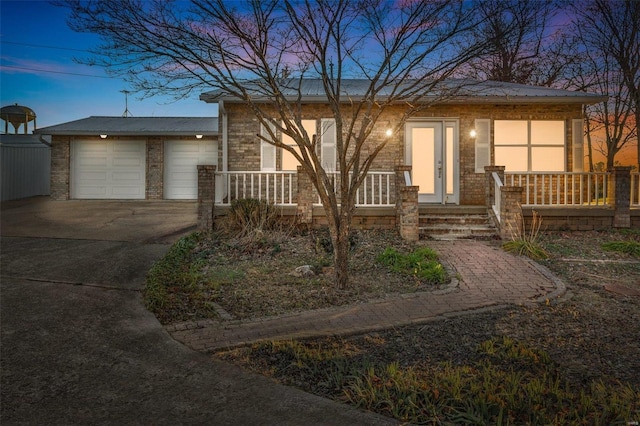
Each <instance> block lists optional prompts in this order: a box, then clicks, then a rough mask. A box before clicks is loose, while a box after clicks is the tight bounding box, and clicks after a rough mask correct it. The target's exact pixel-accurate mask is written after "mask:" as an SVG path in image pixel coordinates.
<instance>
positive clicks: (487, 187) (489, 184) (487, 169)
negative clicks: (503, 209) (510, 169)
mask: <svg viewBox="0 0 640 426" xmlns="http://www.w3.org/2000/svg"><path fill="white" fill-rule="evenodd" d="M504 168H505V166H484V197H485V204H486V206H487V208H489V209H490V208H491V207H492V206H493V203H494V199H495V194H494V193H493V192H494V188H495V185H494V181H493V176H492V174H493V172H496V173H498V176H500V180H501V181H502V183H503V184H504Z"/></svg>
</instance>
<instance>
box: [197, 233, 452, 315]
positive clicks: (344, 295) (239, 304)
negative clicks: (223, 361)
mask: <svg viewBox="0 0 640 426" xmlns="http://www.w3.org/2000/svg"><path fill="white" fill-rule="evenodd" d="M422 245H424V244H423V243H420V244H412V243H408V242H406V241H403V240H402V239H401V238H400V237H399V236H398V235H397V233H396V232H393V231H362V232H357V233H354V234H353V235H352V238H351V247H352V248H351V255H350V286H349V288H348V289H346V290H338V289H336V287H335V285H334V270H333V268H332V266H331V265H332V264H333V254H332V251H331V242H330V239H329V234H328V232H327V231H312V232H309V233H304V234H299V233H283V232H271V233H265V234H264V235H262V236H260V237H259V238H256V236H255V235H254V236H252V237H251V238H250V239H247V238H242V239H233V238H231V239H229V238H220V236H219V235H213V236H211V237H209V238H206V239H204V240H202V241H201V242H200V243H199V246H198V248H197V253H196V256H197V257H199V258H200V259H202V260H203V261H204V264H205V265H206V266H205V268H204V273H205V276H206V277H207V279H206V283H204V284H203V289H202V291H203V293H205V294H206V297H208V298H209V300H210V301H211V302H212V303H215V304H216V306H217V307H220V308H221V309H223V310H224V312H226V313H227V314H228V317H225V318H222V319H250V318H262V317H267V316H273V315H281V314H288V313H295V312H301V311H305V310H313V309H322V308H328V307H334V306H343V305H352V304H357V303H364V302H369V301H372V300H380V299H385V298H388V297H391V296H396V295H398V294H407V293H414V292H418V291H432V290H438V289H440V288H442V286H443V285H445V284H447V283H448V281H449V279H445V281H444V282H434V281H432V280H426V279H418V278H417V277H415V276H413V275H412V274H402V273H394V272H392V271H391V270H390V269H389V267H387V266H385V265H383V264H381V263H380V262H378V261H376V258H377V257H378V256H379V255H380V254H382V253H383V252H384V251H385V249H387V248H389V247H393V248H395V249H396V250H397V251H398V252H400V253H411V252H412V251H413V250H415V249H416V248H417V247H419V246H422ZM301 267H305V268H304V271H306V272H302V271H301V270H298V271H296V270H297V269H298V268H301ZM212 312H213V313H214V315H215V310H214V311H212ZM218 312H219V310H218ZM214 317H215V316H214Z"/></svg>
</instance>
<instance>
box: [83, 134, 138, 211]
mask: <svg viewBox="0 0 640 426" xmlns="http://www.w3.org/2000/svg"><path fill="white" fill-rule="evenodd" d="M145 147H146V144H145V142H144V141H136V140H108V139H107V140H86V141H74V142H73V143H72V145H71V198H77V199H144V198H145V164H146V163H145V159H146V148H145Z"/></svg>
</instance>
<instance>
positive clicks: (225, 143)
mask: <svg viewBox="0 0 640 426" xmlns="http://www.w3.org/2000/svg"><path fill="white" fill-rule="evenodd" d="M218 122H219V123H222V165H221V166H222V172H223V173H224V172H227V171H228V170H229V137H228V135H227V133H228V126H227V111H226V109H225V108H224V101H223V100H222V99H221V100H219V101H218ZM219 132H220V129H219ZM224 181H226V175H225V176H224V178H223V179H218V180H216V200H215V202H216V203H219V202H221V201H222V200H224V199H225V198H226V197H227V187H226V185H225V183H224Z"/></svg>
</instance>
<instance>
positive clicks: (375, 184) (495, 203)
mask: <svg viewBox="0 0 640 426" xmlns="http://www.w3.org/2000/svg"><path fill="white" fill-rule="evenodd" d="M331 178H332V179H333V181H334V183H336V184H337V183H338V182H337V179H338V178H339V175H338V174H337V173H334V174H332V175H331ZM484 181H485V195H486V202H485V204H484V205H477V206H462V205H457V204H446V205H443V204H425V203H422V204H420V203H419V202H418V191H419V188H418V187H417V186H412V182H411V166H396V168H395V170H394V171H393V172H390V171H372V172H370V173H369V174H368V175H367V177H366V179H365V181H364V182H363V184H362V186H361V187H360V188H359V189H358V193H357V197H356V199H357V201H356V212H355V215H354V219H353V226H354V227H355V228H359V229H376V228H384V229H390V228H397V229H398V230H399V231H400V233H401V235H402V236H403V237H404V238H406V239H409V240H416V239H418V238H420V236H421V235H425V234H426V233H427V231H425V230H426V229H427V227H428V226H431V229H432V231H431V232H433V229H434V227H435V228H443V229H446V228H447V227H449V228H454V225H451V222H450V221H449V223H447V220H445V219H443V218H442V215H454V214H459V213H464V212H465V210H467V213H469V212H471V210H473V212H471V213H470V214H471V215H472V216H474V215H483V213H482V212H486V213H488V214H489V217H490V221H491V224H492V225H495V227H496V228H497V230H498V234H499V235H500V236H501V237H502V238H509V237H510V236H511V233H512V232H513V231H514V230H518V229H521V228H522V223H524V224H525V226H526V227H529V226H530V224H531V218H532V215H533V213H532V212H533V211H536V212H537V213H538V214H539V215H540V216H541V217H542V218H543V222H544V223H543V228H544V229H567V230H592V229H606V228H612V227H618V228H624V227H627V228H628V227H640V173H631V170H630V168H629V167H618V168H616V170H614V171H613V172H609V173H602V172H597V173H505V171H504V167H501V166H488V167H486V168H485V179H484ZM243 198H255V199H260V200H265V201H267V202H269V203H272V204H274V205H276V206H278V207H280V208H281V211H282V214H283V215H285V216H291V217H294V216H295V217H296V218H297V220H298V221H299V222H301V223H306V224H309V225H310V226H312V227H317V226H322V225H326V223H327V222H326V217H325V215H324V210H323V208H322V205H321V203H320V199H319V197H318V195H317V193H316V191H315V189H314V188H313V185H312V184H311V181H310V179H309V178H308V177H307V176H306V175H305V174H304V173H303V172H302V171H301V169H299V170H298V171H296V172H289V171H275V172H252V171H233V172H218V171H216V168H215V166H207V165H205V166H198V209H199V214H198V223H199V228H200V229H210V228H211V227H212V226H213V222H214V221H215V218H216V217H218V216H220V215H224V214H225V213H226V211H227V210H228V208H229V206H230V205H231V203H232V202H233V201H234V200H237V199H243ZM469 209H471V210H469ZM438 216H440V217H438ZM482 220H483V219H482V218H481V219H480V221H482ZM465 222H466V227H467V231H468V232H465V231H464V230H463V231H462V232H461V235H463V236H475V235H482V234H483V233H484V232H485V231H482V232H479V233H475V234H474V232H472V231H473V229H474V226H477V225H478V223H477V222H474V221H473V220H463V223H465ZM456 226H457V225H456ZM482 228H483V229H486V227H485V226H482ZM486 235H487V234H485V235H484V236H486Z"/></svg>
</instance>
